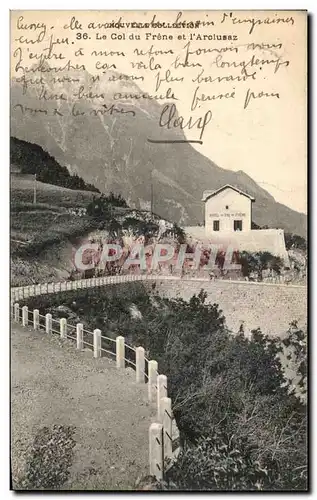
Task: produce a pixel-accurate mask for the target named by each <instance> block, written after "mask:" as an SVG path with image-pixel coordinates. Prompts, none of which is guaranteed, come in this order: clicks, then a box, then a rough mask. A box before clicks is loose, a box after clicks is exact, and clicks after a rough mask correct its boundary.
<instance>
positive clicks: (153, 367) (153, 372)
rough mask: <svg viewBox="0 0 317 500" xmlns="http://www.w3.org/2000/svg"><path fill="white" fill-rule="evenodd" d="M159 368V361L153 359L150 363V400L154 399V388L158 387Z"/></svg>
mask: <svg viewBox="0 0 317 500" xmlns="http://www.w3.org/2000/svg"><path fill="white" fill-rule="evenodd" d="M157 370H158V364H157V361H155V360H154V359H151V361H149V363H148V376H149V379H148V394H149V401H150V402H151V401H152V397H153V388H155V389H156V387H155V386H156V385H157Z"/></svg>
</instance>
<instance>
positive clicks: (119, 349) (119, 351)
mask: <svg viewBox="0 0 317 500" xmlns="http://www.w3.org/2000/svg"><path fill="white" fill-rule="evenodd" d="M124 350H125V349H124V337H121V336H119V337H117V338H116V364H117V368H124V367H125V361H124V358H125V355H124Z"/></svg>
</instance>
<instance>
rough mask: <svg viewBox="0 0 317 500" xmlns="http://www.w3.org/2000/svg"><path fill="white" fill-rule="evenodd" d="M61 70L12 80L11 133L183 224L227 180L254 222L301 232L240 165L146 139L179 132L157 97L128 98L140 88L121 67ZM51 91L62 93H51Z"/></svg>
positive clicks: (297, 219)
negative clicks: (162, 121)
mask: <svg viewBox="0 0 317 500" xmlns="http://www.w3.org/2000/svg"><path fill="white" fill-rule="evenodd" d="M37 75H39V74H37ZM55 75H56V74H55ZM62 75H63V76H55V82H54V83H52V79H53V77H52V75H51V72H50V71H49V67H48V66H47V67H46V70H45V72H42V73H41V74H40V76H41V79H42V83H41V84H40V85H34V84H33V85H32V84H28V85H27V86H24V88H23V85H22V84H21V82H17V80H16V79H13V80H12V82H11V135H12V136H14V137H17V138H19V139H22V140H26V141H29V142H32V143H36V144H39V145H40V146H41V147H43V148H44V150H46V151H47V152H48V153H49V154H50V155H52V156H53V157H54V158H56V160H57V161H58V162H59V163H60V164H61V165H64V166H66V167H67V168H68V170H69V171H70V172H71V173H72V174H75V173H76V174H77V175H78V176H80V177H82V178H83V179H84V180H85V181H86V182H88V183H91V184H94V185H95V186H96V187H97V188H98V189H100V191H101V192H105V193H109V192H110V191H113V192H115V193H120V194H121V195H122V196H123V197H124V198H125V199H126V200H127V201H128V203H129V205H130V206H132V207H135V208H141V209H143V208H147V207H149V202H150V200H151V197H152V196H153V202H154V211H155V212H156V213H158V214H160V215H161V216H162V217H163V218H166V219H168V220H174V221H176V222H178V223H180V224H183V225H197V224H198V223H202V222H203V203H202V202H201V198H202V193H203V191H204V190H205V189H217V188H219V187H221V186H222V185H224V184H232V185H234V186H236V187H238V188H240V189H242V190H243V191H246V192H248V193H249V194H250V195H252V196H254V198H255V199H256V201H255V203H254V205H253V220H254V222H255V223H256V224H258V225H260V226H263V225H267V226H269V227H278V228H283V229H285V230H286V231H288V232H293V233H297V234H299V235H301V236H304V237H306V224H307V221H306V216H305V215H304V214H301V213H298V212H295V211H294V210H291V209H290V208H288V207H286V206H285V205H282V204H280V203H277V202H276V201H275V200H274V198H273V196H271V195H270V194H269V193H268V192H267V191H266V190H264V189H263V188H261V187H260V186H259V185H258V184H256V182H254V181H253V179H251V177H249V176H248V175H246V174H245V173H244V172H242V171H238V172H233V171H229V170H225V169H223V168H221V167H219V166H217V165H216V164H215V163H214V162H213V161H211V160H210V159H209V158H207V157H205V156H203V155H202V154H200V153H199V152H198V151H197V150H195V149H194V148H193V147H192V146H191V145H190V144H168V145H166V144H155V143H150V142H148V140H147V139H148V138H152V139H156V140H162V139H167V138H168V139H169V140H171V139H184V138H185V136H184V134H183V132H182V131H181V130H180V129H179V130H178V129H174V130H166V129H165V128H162V127H160V126H159V117H160V115H161V112H162V108H163V105H161V104H159V101H156V100H154V99H153V100H151V99H142V98H140V99H135V98H134V99H132V98H126V97H129V95H131V94H133V95H134V96H135V94H138V95H140V94H142V90H141V89H140V88H139V87H138V86H137V85H136V84H135V82H133V81H130V80H129V79H127V78H126V77H125V75H121V74H119V73H116V72H113V71H107V73H105V74H104V75H103V76H101V77H100V79H99V80H98V79H97V81H93V79H92V77H91V75H89V74H88V73H87V72H85V71H84V72H79V71H71V72H68V73H67V74H65V73H62ZM33 79H34V76H33ZM79 88H81V91H78V90H79ZM44 90H45V91H46V93H45V97H43V92H44ZM89 93H90V94H89ZM114 93H117V97H118V95H119V93H120V94H121V96H120V99H117V100H115V101H114V100H113V94H114ZM51 94H53V95H56V94H57V97H61V94H62V97H63V98H62V99H61V98H60V99H55V100H52V99H51V98H50V96H51ZM96 95H98V96H99V97H98V98H95V99H92V97H95V96H96ZM40 97H41V99H40ZM43 102H44V103H45V105H43ZM113 104H114V105H115V108H113V107H112V108H111V106H112V105H113ZM39 110H40V111H39ZM54 110H55V111H54ZM76 113H77V116H74V114H76ZM151 183H152V184H153V189H151Z"/></svg>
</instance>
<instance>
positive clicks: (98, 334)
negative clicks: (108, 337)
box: [94, 328, 101, 358]
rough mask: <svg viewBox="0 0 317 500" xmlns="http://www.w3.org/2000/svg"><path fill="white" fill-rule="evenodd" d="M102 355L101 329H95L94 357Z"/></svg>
mask: <svg viewBox="0 0 317 500" xmlns="http://www.w3.org/2000/svg"><path fill="white" fill-rule="evenodd" d="M100 357H101V331H100V330H98V328H97V329H96V330H94V358H100Z"/></svg>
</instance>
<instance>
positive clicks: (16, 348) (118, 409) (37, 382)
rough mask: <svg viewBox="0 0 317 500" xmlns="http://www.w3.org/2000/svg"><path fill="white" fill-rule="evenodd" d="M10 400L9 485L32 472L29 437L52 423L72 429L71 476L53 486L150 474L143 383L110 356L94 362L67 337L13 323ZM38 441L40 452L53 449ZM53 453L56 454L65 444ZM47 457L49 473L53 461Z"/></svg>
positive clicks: (96, 485)
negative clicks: (63, 337) (41, 447)
mask: <svg viewBox="0 0 317 500" xmlns="http://www.w3.org/2000/svg"><path fill="white" fill-rule="evenodd" d="M11 405H12V406H11V449H12V451H11V455H12V456H11V459H12V476H13V482H14V484H13V486H14V487H17V484H21V483H19V481H21V480H23V479H24V480H25V477H26V474H27V473H28V474H29V476H30V470H31V469H30V467H31V466H32V461H34V453H33V458H32V449H33V450H34V449H35V448H34V438H35V437H36V436H37V438H38V436H39V435H40V434H41V433H40V432H39V431H40V429H41V428H43V427H45V426H46V427H48V429H52V428H53V425H59V426H63V428H67V426H73V428H74V431H75V433H74V440H75V447H74V448H73V455H72V456H71V464H70V466H69V477H68V479H67V480H66V482H65V483H63V484H58V485H57V486H56V488H57V489H66V490H67V489H68V490H69V489H72V490H74V489H79V490H87V489H93V490H109V489H110V490H112V489H116V490H118V489H119V490H122V489H134V486H135V482H136V480H137V478H139V477H140V476H143V475H147V474H148V467H149V466H148V428H149V425H150V423H151V420H153V418H152V417H153V409H151V408H150V406H149V404H148V402H147V391H146V386H145V385H137V384H136V383H135V381H134V372H133V371H132V370H131V369H125V370H118V369H116V367H115V361H114V360H113V361H112V360H109V359H108V358H100V359H94V358H93V357H92V352H91V351H87V350H83V351H77V350H76V348H75V345H74V344H73V343H72V341H70V340H61V339H60V338H59V337H58V336H54V335H52V336H48V335H46V334H45V333H44V332H41V331H33V330H31V329H30V328H22V327H20V326H19V325H16V324H13V325H12V331H11ZM51 441H52V440H51ZM53 441H54V440H53ZM56 443H57V444H56ZM44 444H45V448H44V449H45V450H49V449H50V447H52V446H53V445H52V443H51V442H48V443H44ZM54 446H55V447H56V446H57V448H58V446H60V447H62V446H63V443H62V441H61V442H58V440H57V441H56V442H55V444H54ZM48 453H49V451H48ZM51 453H53V455H51V456H53V457H54V456H59V455H58V454H60V453H63V449H55V450H54V449H53V451H52V450H51ZM49 460H51V462H49V463H50V466H49V470H50V472H51V471H52V468H54V467H55V465H54V463H55V462H54V460H53V459H49ZM44 462H45V460H44ZM44 462H43V467H42V466H41V470H42V469H43V470H44V469H45V467H46V466H47V462H46V465H45V463H44ZM28 471H29V472H28ZM39 481H40V483H41V481H42V480H41V478H40V479H39ZM41 484H45V483H43V482H42V483H41Z"/></svg>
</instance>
